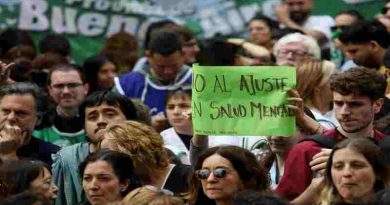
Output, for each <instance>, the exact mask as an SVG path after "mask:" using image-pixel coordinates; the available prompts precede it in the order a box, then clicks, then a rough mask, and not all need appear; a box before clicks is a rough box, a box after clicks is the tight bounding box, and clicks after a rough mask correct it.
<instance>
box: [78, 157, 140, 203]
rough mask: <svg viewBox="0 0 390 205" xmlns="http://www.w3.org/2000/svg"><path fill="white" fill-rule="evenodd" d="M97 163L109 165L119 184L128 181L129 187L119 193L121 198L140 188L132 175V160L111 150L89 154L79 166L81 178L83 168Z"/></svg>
mask: <svg viewBox="0 0 390 205" xmlns="http://www.w3.org/2000/svg"><path fill="white" fill-rule="evenodd" d="M98 161H105V162H107V163H108V164H110V165H111V167H112V170H114V173H115V175H116V177H118V179H119V182H124V181H126V180H129V186H128V187H127V188H126V190H125V191H123V192H121V194H122V197H123V196H125V195H126V194H127V193H129V192H130V191H132V190H133V189H135V188H138V187H140V186H141V184H140V182H139V179H138V177H137V176H136V175H135V173H134V166H133V160H132V159H131V157H130V156H129V155H127V154H124V153H120V152H117V151H111V150H101V151H99V152H97V153H93V154H90V155H89V156H88V157H87V158H86V159H85V160H84V161H83V162H82V163H81V164H80V166H79V171H80V175H81V178H82V177H83V175H84V171H85V168H86V167H87V166H88V164H91V163H94V162H98Z"/></svg>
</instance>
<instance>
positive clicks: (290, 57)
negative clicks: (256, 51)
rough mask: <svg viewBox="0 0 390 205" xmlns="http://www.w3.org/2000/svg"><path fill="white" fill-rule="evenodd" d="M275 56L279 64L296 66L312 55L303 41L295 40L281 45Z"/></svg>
mask: <svg viewBox="0 0 390 205" xmlns="http://www.w3.org/2000/svg"><path fill="white" fill-rule="evenodd" d="M275 57H276V64H278V65H281V66H295V65H296V63H297V62H299V61H302V60H305V59H310V58H311V55H310V54H309V53H308V52H307V51H306V49H305V46H304V44H303V43H302V42H294V43H288V44H285V45H282V46H280V47H279V50H278V51H277V52H276V56H275Z"/></svg>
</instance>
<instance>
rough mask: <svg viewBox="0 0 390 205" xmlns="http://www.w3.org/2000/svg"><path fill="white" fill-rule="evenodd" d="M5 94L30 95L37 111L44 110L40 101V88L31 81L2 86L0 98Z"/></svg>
mask: <svg viewBox="0 0 390 205" xmlns="http://www.w3.org/2000/svg"><path fill="white" fill-rule="evenodd" d="M6 95H32V97H33V98H34V99H35V108H36V111H37V113H39V112H41V111H44V109H45V108H44V107H43V106H42V105H43V102H41V101H42V97H43V96H42V93H41V89H39V87H38V86H37V85H35V84H33V83H30V82H17V83H14V84H11V85H8V86H5V87H2V88H1V90H0V98H3V97H4V96H6Z"/></svg>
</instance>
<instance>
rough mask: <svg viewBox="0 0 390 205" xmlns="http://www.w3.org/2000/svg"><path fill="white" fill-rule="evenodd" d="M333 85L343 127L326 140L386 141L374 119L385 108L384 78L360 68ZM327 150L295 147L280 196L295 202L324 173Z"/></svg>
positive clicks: (305, 144) (306, 144) (311, 143)
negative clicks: (317, 176) (359, 139)
mask: <svg viewBox="0 0 390 205" xmlns="http://www.w3.org/2000/svg"><path fill="white" fill-rule="evenodd" d="M330 86H331V90H332V91H333V106H334V110H335V113H336V118H337V120H338V122H339V124H340V126H339V127H337V128H336V129H332V130H327V131H325V132H324V133H323V134H322V135H323V136H324V137H323V138H324V139H327V140H328V141H329V140H330V141H334V142H339V141H342V140H343V139H347V138H360V137H370V138H372V139H373V140H375V141H377V142H379V141H381V140H383V139H384V138H385V135H384V134H383V133H381V132H379V131H377V130H375V129H374V126H373V121H374V116H375V114H376V113H378V112H379V111H380V109H381V107H382V105H383V97H384V93H385V90H386V86H387V82H386V80H385V78H384V77H383V75H380V74H379V73H378V72H376V71H375V70H372V69H368V68H364V67H356V68H352V69H350V70H347V71H345V72H343V73H337V74H334V75H333V76H332V77H331V79H330ZM323 147H325V145H324V144H321V143H320V141H315V140H306V141H302V142H300V143H298V144H296V145H294V146H293V148H292V149H291V151H290V152H289V153H288V155H287V159H286V163H285V170H284V175H283V177H282V179H281V181H280V183H279V185H278V187H277V189H276V193H277V194H278V195H279V196H281V197H284V198H287V199H289V200H293V199H295V198H296V197H297V196H299V195H300V194H301V193H303V191H305V189H306V188H307V187H308V186H309V185H310V183H311V181H312V178H314V177H315V176H316V175H318V174H322V173H323V172H324V170H325V168H326V162H327V160H328V158H329V154H330V151H327V152H325V151H322V148H323ZM312 159H313V161H312ZM308 204H310V203H308Z"/></svg>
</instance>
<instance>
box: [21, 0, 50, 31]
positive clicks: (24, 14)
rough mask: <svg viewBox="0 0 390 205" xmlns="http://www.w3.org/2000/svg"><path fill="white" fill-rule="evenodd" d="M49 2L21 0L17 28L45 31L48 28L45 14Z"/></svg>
mask: <svg viewBox="0 0 390 205" xmlns="http://www.w3.org/2000/svg"><path fill="white" fill-rule="evenodd" d="M48 7H49V4H48V3H47V2H46V1H44V0H29V1H26V0H24V1H22V2H21V4H20V16H19V24H18V28H19V29H23V30H33V31H45V30H47V29H48V28H49V20H48V18H47V17H46V16H45V14H44V13H45V12H46V11H47V10H48Z"/></svg>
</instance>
